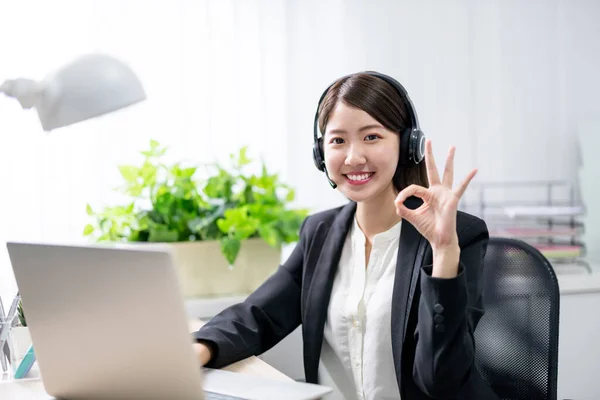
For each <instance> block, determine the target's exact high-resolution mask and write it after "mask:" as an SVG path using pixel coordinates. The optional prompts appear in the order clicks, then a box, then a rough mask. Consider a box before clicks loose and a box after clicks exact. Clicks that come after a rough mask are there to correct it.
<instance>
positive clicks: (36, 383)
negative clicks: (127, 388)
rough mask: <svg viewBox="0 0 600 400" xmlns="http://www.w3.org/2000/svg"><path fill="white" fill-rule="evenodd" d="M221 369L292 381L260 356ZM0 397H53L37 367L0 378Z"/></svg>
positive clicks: (197, 323) (194, 326)
mask: <svg viewBox="0 0 600 400" xmlns="http://www.w3.org/2000/svg"><path fill="white" fill-rule="evenodd" d="M203 324H204V322H203V321H201V320H197V319H194V320H190V321H189V327H190V332H193V331H197V330H198V329H200V327H201V326H202V325H203ZM36 365H37V364H36ZM223 369H224V370H226V371H231V372H237V373H241V374H247V375H254V376H261V377H264V378H269V379H277V380H283V381H292V378H290V377H288V376H287V375H285V374H283V373H281V372H280V371H278V370H277V369H275V368H273V367H271V366H270V365H269V364H267V363H266V362H264V361H262V360H261V359H260V358H258V357H254V356H252V357H249V358H246V359H244V360H241V361H238V362H237V363H235V364H231V365H229V366H228V367H225V368H223ZM0 399H10V400H13V399H14V400H34V399H35V400H39V399H43V400H46V399H48V400H50V399H53V397H50V396H49V395H47V394H46V391H45V390H44V385H43V383H42V380H41V377H40V373H39V370H38V369H37V368H33V369H32V370H31V371H30V373H29V374H28V375H27V378H25V379H20V380H16V381H15V380H12V381H4V382H3V381H2V380H1V379H0Z"/></svg>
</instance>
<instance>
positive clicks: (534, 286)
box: [475, 237, 559, 400]
mask: <svg viewBox="0 0 600 400" xmlns="http://www.w3.org/2000/svg"><path fill="white" fill-rule="evenodd" d="M484 279H485V283H484V291H483V303H484V307H485V314H484V315H483V317H482V318H481V320H480V321H479V324H478V326H477V329H476V330H475V346H476V351H475V361H476V366H477V369H478V370H479V372H480V374H481V375H482V376H483V378H484V379H485V380H486V381H487V382H488V384H489V385H490V386H491V387H492V389H493V390H494V391H495V392H496V394H497V395H498V396H499V397H500V398H501V399H503V400H525V399H527V400H538V399H539V400H542V399H543V400H556V397H557V392H556V390H557V375H558V323H559V318H558V316H559V290H558V280H557V279H556V275H555V273H554V270H553V269H552V266H551V265H550V263H549V262H548V260H547V259H546V258H545V257H544V256H543V255H542V254H541V253H540V252H539V251H538V250H537V249H535V248H534V247H532V246H531V245H529V244H527V243H525V242H522V241H520V240H515V239H508V238H497V237H492V238H490V239H489V243H488V247H487V253H486V256H485V262H484Z"/></svg>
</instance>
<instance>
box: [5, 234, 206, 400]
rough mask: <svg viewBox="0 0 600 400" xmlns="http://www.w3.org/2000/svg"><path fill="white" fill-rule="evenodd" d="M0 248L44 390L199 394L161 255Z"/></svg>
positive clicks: (175, 286) (182, 318)
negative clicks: (9, 268)
mask: <svg viewBox="0 0 600 400" xmlns="http://www.w3.org/2000/svg"><path fill="white" fill-rule="evenodd" d="M7 247H8V251H9V255H10V259H11V262H12V266H13V270H14V273H15V277H16V280H17V285H18V287H19V290H20V293H21V296H22V301H23V309H24V311H25V316H26V318H27V321H28V325H29V328H30V332H31V336H32V340H33V343H34V346H35V353H36V358H37V360H38V364H39V367H40V372H41V374H42V376H43V381H44V386H45V388H46V391H47V392H48V393H49V394H51V395H52V396H56V397H59V398H60V397H66V398H73V399H76V398H85V399H100V398H123V399H138V398H143V399H166V398H177V399H188V398H189V399H192V398H193V399H202V389H201V388H202V382H201V369H200V365H199V362H198V361H197V359H196V357H195V356H194V353H193V350H192V345H191V343H192V339H191V336H190V335H189V331H188V324H187V317H186V313H185V309H184V306H183V300H182V297H181V291H180V288H179V283H178V279H177V274H176V271H175V269H174V267H173V262H172V258H171V255H170V254H169V253H168V252H167V251H165V250H153V249H150V248H144V249H142V248H139V247H137V248H133V247H127V246H124V247H118V248H116V247H109V246H77V245H72V246H67V245H51V244H31V243H30V244H28V243H14V242H13V243H8V244H7ZM165 327H168V329H164V328H165Z"/></svg>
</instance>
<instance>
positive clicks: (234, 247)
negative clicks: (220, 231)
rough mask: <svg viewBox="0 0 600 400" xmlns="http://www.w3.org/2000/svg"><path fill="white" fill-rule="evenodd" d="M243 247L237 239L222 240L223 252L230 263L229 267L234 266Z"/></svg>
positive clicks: (226, 238)
mask: <svg viewBox="0 0 600 400" xmlns="http://www.w3.org/2000/svg"><path fill="white" fill-rule="evenodd" d="M241 247H242V242H241V241H240V240H238V239H235V238H230V237H227V236H225V237H223V238H221V252H222V253H223V255H224V256H225V258H226V259H227V262H229V265H233V264H234V263H235V260H236V259H237V256H238V254H239V252H240V248H241Z"/></svg>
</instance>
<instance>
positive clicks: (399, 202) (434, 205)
mask: <svg viewBox="0 0 600 400" xmlns="http://www.w3.org/2000/svg"><path fill="white" fill-rule="evenodd" d="M454 152H455V148H454V146H452V147H450V150H449V151H448V158H447V159H446V168H445V170H444V176H443V178H442V180H440V176H439V174H438V170H437V167H436V165H435V160H434V159H433V151H432V149H431V140H429V139H427V141H426V143H425V163H426V167H427V177H428V179H429V188H425V187H422V186H419V185H410V186H408V187H407V188H405V189H404V190H402V191H401V192H400V193H399V194H398V197H396V201H395V203H396V212H397V214H398V215H399V216H400V217H402V218H403V219H406V220H407V221H408V222H410V223H411V224H412V225H413V226H414V227H415V228H416V229H417V230H418V231H419V233H421V235H423V237H425V238H426V239H427V240H428V241H429V243H430V245H431V248H432V250H433V256H434V274H435V275H438V276H452V275H453V274H452V272H454V271H457V270H458V257H459V255H460V248H459V247H458V235H457V234H456V213H457V208H458V202H459V200H460V198H461V197H462V195H463V194H464V192H465V190H466V189H467V186H468V185H469V183H470V182H471V180H472V179H473V177H474V176H475V174H476V173H477V169H474V170H472V171H471V172H470V173H469V174H468V175H467V177H466V178H465V179H464V180H463V181H462V182H461V184H460V185H459V186H458V187H457V188H456V189H453V188H452V183H453V180H454ZM411 196H416V197H419V198H421V199H422V200H423V204H422V205H421V206H420V207H419V208H417V209H416V210H411V209H408V208H407V207H406V206H405V205H404V201H405V200H406V199H407V198H409V197H411ZM436 255H437V256H438V257H437V258H438V260H436ZM436 261H439V262H436ZM447 264H448V265H450V266H447ZM454 264H456V265H454ZM436 267H437V269H438V271H437V273H436ZM440 269H441V270H440Z"/></svg>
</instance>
